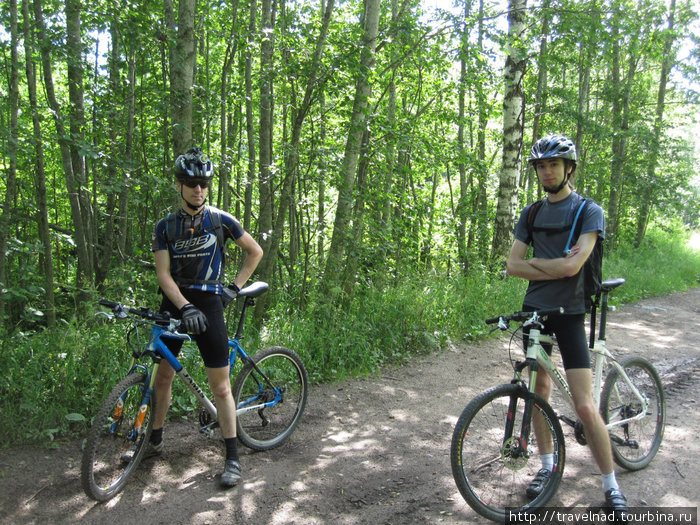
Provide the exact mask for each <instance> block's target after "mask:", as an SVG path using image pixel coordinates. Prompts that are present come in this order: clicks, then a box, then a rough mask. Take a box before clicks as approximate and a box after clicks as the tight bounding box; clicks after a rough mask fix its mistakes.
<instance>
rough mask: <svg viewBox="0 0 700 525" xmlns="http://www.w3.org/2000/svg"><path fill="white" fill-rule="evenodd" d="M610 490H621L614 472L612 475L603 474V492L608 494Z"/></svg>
mask: <svg viewBox="0 0 700 525" xmlns="http://www.w3.org/2000/svg"><path fill="white" fill-rule="evenodd" d="M610 489H616V490H620V486H619V485H618V484H617V479H616V478H615V471H614V470H613V471H612V472H611V473H610V474H603V492H607V491H609V490H610Z"/></svg>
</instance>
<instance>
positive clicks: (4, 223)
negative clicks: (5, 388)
mask: <svg viewBox="0 0 700 525" xmlns="http://www.w3.org/2000/svg"><path fill="white" fill-rule="evenodd" d="M17 19H18V16H17V0H10V86H9V87H10V96H9V106H10V107H9V109H10V129H9V140H8V145H7V155H8V157H9V159H10V166H9V170H8V174H7V183H6V187H5V200H4V203H3V206H2V213H0V288H5V287H8V286H9V285H10V284H9V283H8V280H7V253H8V250H7V235H8V233H9V232H10V231H12V223H13V222H14V220H13V215H14V211H13V210H14V209H15V206H14V202H15V197H16V193H17V145H18V141H19V130H18V125H17V118H18V116H19V58H18V55H19V53H18V52H17V49H18V47H19V28H18V23H17ZM8 297H10V295H9V294H7V293H5V292H3V293H0V323H1V322H4V320H5V313H6V304H5V303H6V300H7V298H8Z"/></svg>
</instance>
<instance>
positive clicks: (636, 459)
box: [600, 356, 666, 470]
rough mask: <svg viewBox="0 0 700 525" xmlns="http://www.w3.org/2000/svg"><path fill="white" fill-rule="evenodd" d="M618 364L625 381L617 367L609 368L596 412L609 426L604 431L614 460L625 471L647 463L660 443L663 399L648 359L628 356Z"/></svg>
mask: <svg viewBox="0 0 700 525" xmlns="http://www.w3.org/2000/svg"><path fill="white" fill-rule="evenodd" d="M620 366H622V369H623V370H624V371H625V375H626V376H627V378H628V379H629V382H628V381H626V380H625V377H624V375H623V374H621V373H620V372H619V370H618V369H617V368H615V367H612V368H611V370H610V373H609V374H608V376H607V378H606V379H605V384H604V385H603V391H602V393H601V396H600V413H601V415H602V416H603V420H604V421H605V423H606V424H608V425H611V424H612V425H613V426H611V427H609V428H608V430H609V432H610V441H611V443H612V450H613V456H614V458H615V462H616V463H617V464H618V465H620V466H621V467H624V468H626V469H628V470H639V469H642V468H644V467H646V466H647V465H648V464H649V462H650V461H651V460H652V459H653V458H654V456H655V455H656V453H657V452H658V450H659V446H660V445H661V440H662V439H663V437H664V426H665V424H666V398H665V396H664V389H663V385H662V383H661V378H660V377H659V373H658V372H657V371H656V369H655V368H654V365H652V364H651V363H650V362H649V361H647V360H646V359H644V358H643V357H639V356H634V357H628V358H627V359H625V360H623V361H622V362H621V363H620ZM633 386H634V388H633ZM635 389H636V390H637V391H638V392H639V395H637V393H636V392H635V391H634V390H635ZM626 420H627V422H623V421H626Z"/></svg>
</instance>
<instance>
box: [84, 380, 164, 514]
mask: <svg viewBox="0 0 700 525" xmlns="http://www.w3.org/2000/svg"><path fill="white" fill-rule="evenodd" d="M147 387H148V384H147V383H146V374H141V373H135V374H129V375H128V376H126V377H125V378H124V379H122V380H121V381H120V382H119V383H117V385H116V386H115V387H114V388H113V389H112V391H111V392H110V393H109V395H108V396H107V398H106V399H105V401H104V403H103V404H102V406H101V407H100V409H99V410H98V412H97V415H96V416H95V419H94V421H93V424H92V428H91V429H90V432H89V433H88V437H87V441H86V444H85V449H84V450H83V458H82V464H81V469H80V477H81V482H82V485H83V490H85V494H87V495H88V496H89V497H90V498H92V499H95V500H97V501H107V500H109V499H111V498H113V497H114V496H116V495H117V493H118V492H119V491H120V490H122V489H123V488H124V485H125V484H126V482H127V481H128V480H129V478H130V477H131V475H132V474H133V473H134V470H135V469H136V467H137V466H138V464H139V462H140V461H141V457H142V456H143V452H144V450H145V448H146V447H145V446H144V445H145V444H146V443H147V442H148V438H149V436H150V434H151V429H152V426H153V419H152V417H151V416H152V415H153V411H154V410H155V399H154V396H150V401H149V402H148V404H147V405H146V406H145V410H142V409H141V405H142V402H143V396H144V393H145V391H146V389H147Z"/></svg>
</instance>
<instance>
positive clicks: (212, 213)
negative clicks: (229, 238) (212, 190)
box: [207, 206, 226, 250]
mask: <svg viewBox="0 0 700 525" xmlns="http://www.w3.org/2000/svg"><path fill="white" fill-rule="evenodd" d="M207 211H208V212H209V220H211V226H212V228H213V229H214V233H216V242H218V243H219V246H221V249H222V250H223V249H224V244H225V242H226V239H224V226H223V223H222V222H221V214H220V213H219V212H218V211H216V210H215V209H214V208H212V207H211V206H207Z"/></svg>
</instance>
